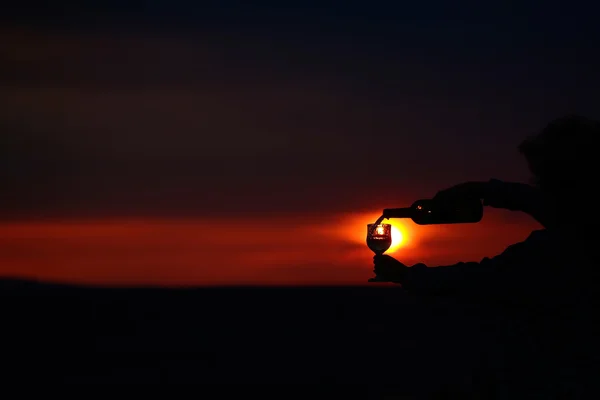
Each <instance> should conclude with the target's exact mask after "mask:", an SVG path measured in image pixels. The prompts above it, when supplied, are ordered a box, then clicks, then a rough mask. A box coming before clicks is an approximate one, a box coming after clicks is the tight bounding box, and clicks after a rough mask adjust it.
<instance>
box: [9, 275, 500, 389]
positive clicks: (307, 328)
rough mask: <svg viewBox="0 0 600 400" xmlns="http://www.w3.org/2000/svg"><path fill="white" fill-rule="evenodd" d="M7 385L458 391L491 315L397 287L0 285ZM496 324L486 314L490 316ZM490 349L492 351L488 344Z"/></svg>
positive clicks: (481, 350) (488, 333) (483, 345)
mask: <svg viewBox="0 0 600 400" xmlns="http://www.w3.org/2000/svg"><path fill="white" fill-rule="evenodd" d="M0 304H1V305H0V307H1V308H0V310H1V314H0V317H1V321H0V323H1V333H0V338H1V339H2V340H1V345H2V359H1V362H2V363H3V364H4V365H3V368H2V369H3V370H4V371H7V372H4V373H3V375H2V377H3V379H5V380H7V381H13V382H14V381H15V380H21V379H24V380H27V381H29V382H39V381H43V380H51V381H53V382H57V381H58V382H102V383H106V382H115V383H120V382H127V383H131V382H134V383H135V382H147V383H163V382H168V383H180V382H181V383H360V384H375V385H385V384H395V385H398V387H400V388H401V391H402V392H405V393H421V394H422V393H424V392H427V391H436V390H448V389H450V388H465V387H468V386H469V385H470V379H471V376H472V372H473V370H476V371H481V370H482V368H483V369H485V368H486V367H485V365H486V362H487V364H488V365H490V363H491V364H492V365H493V363H494V360H493V358H489V357H491V356H490V354H492V353H493V351H492V353H490V352H489V350H490V349H494V348H495V347H494V346H495V345H494V342H493V333H492V332H493V331H494V329H493V327H494V321H495V320H496V317H495V316H494V315H493V314H490V313H489V310H483V309H482V308H481V307H480V306H477V305H475V304H469V303H464V302H457V301H452V300H449V299H443V298H418V297H414V296H410V295H408V294H406V293H405V292H403V291H402V289H400V288H381V287H379V288H378V287H372V288H370V287H366V288H365V287H357V288H352V287H349V288H218V289H193V290H191V289H189V290H188V289H183V290H164V289H163V290H161V289H90V288H77V287H61V286H52V285H41V284H35V283H28V282H20V281H0ZM496 322H497V321H496ZM496 350H497V349H496Z"/></svg>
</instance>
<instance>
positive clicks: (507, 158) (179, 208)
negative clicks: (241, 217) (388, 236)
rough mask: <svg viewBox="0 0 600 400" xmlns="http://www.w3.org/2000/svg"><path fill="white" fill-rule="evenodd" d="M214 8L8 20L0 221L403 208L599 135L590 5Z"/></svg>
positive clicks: (1, 56)
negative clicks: (563, 129) (540, 144)
mask: <svg viewBox="0 0 600 400" xmlns="http://www.w3.org/2000/svg"><path fill="white" fill-rule="evenodd" d="M213 3H214V4H218V5H213V6H210V4H211V3H210V2H197V3H192V2H181V1H170V2H167V1H154V2H116V1H114V2H97V5H96V6H94V5H93V4H92V3H90V2H87V3H84V4H85V5H84V6H77V8H73V6H70V5H67V3H64V4H61V3H60V2H53V3H52V4H51V5H44V2H37V3H36V2H28V1H23V2H19V3H18V4H15V5H13V6H12V7H9V8H8V9H6V10H3V15H2V16H1V17H0V18H1V19H2V20H3V22H4V23H3V25H4V28H3V29H1V30H0V32H1V33H2V40H0V43H1V44H0V85H2V86H3V87H5V88H7V90H4V91H3V92H2V94H0V106H2V111H0V124H1V126H2V130H3V136H4V137H3V142H4V143H3V147H2V148H1V149H0V152H1V153H0V155H2V157H1V158H2V160H1V162H3V164H4V165H3V166H2V170H1V171H2V174H3V175H5V179H4V181H3V182H4V183H2V185H5V187H4V188H3V192H6V193H11V196H8V197H6V198H4V199H3V200H0V201H1V202H3V210H4V211H3V214H4V215H13V214H15V215H16V214H17V213H20V214H31V213H33V214H36V215H38V214H44V213H50V214H51V213H66V214H69V213H79V214H94V215H95V214H103V215H104V214H111V213H117V214H119V213H120V214H122V213H125V214H127V213H146V214H170V213H183V214H186V215H187V214H194V213H206V212H220V211H224V212H238V213H250V212H252V213H256V212H268V211H270V210H273V209H278V210H281V211H296V210H303V211H310V212H323V211H328V210H334V209H344V210H353V209H358V208H361V209H369V208H373V207H380V206H389V205H390V204H391V203H392V202H398V203H401V204H404V203H406V202H410V201H412V200H414V198H417V197H427V196H430V195H433V194H434V193H435V191H436V190H437V189H439V188H441V187H444V186H448V185H451V184H454V183H458V182H460V181H462V180H473V179H487V178H489V177H497V178H505V179H516V180H525V179H527V171H526V170H525V169H524V168H525V166H524V163H523V162H522V161H521V160H520V158H519V155H518V154H517V152H516V146H517V145H518V143H519V142H520V141H521V140H522V139H523V138H524V137H525V136H527V135H528V134H531V133H533V132H535V131H536V130H538V129H540V128H541V127H542V126H543V125H544V124H545V123H546V122H548V121H549V120H550V119H552V118H554V117H557V116H560V115H562V114H565V113H571V112H578V113H582V114H586V115H589V116H592V117H599V114H598V113H599V110H600V107H599V106H600V100H599V99H598V92H599V89H600V74H598V73H597V71H599V70H600V62H599V57H598V56H597V49H598V48H599V44H600V32H599V28H598V24H597V21H596V20H595V19H594V18H595V16H596V15H598V14H597V13H596V10H595V9H592V8H591V7H594V8H598V7H597V6H593V5H588V6H582V5H580V4H577V2H572V1H571V2H556V1H545V2H541V1H540V2H535V3H534V2H518V3H517V2H515V5H509V4H508V2H497V4H495V3H492V2H475V1H472V2H464V1H463V2H422V3H417V4H411V5H398V4H396V5H392V4H391V3H392V2H385V3H384V2H380V3H378V2H368V3H367V2H338V4H337V5H334V4H333V3H327V4H325V3H323V2H319V3H320V4H319V3H316V2H315V3H314V5H311V4H310V3H308V2H302V3H300V2H271V3H273V4H276V5H273V4H267V3H261V5H257V4H258V3H256V2H253V5H249V2H242V1H239V2H233V1H221V2H213ZM282 4H285V6H283V5H282ZM582 4H583V3H582ZM36 5H37V6H36ZM380 187H385V188H386V191H385V192H383V193H381V194H379V195H377V196H372V195H369V194H365V193H372V191H373V190H374V189H376V188H380ZM206 210H209V211H206Z"/></svg>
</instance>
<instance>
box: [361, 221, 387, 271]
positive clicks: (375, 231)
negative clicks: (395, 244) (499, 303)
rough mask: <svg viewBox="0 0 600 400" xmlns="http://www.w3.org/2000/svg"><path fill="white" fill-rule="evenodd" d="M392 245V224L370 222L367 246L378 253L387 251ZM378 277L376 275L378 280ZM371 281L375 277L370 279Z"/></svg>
mask: <svg viewBox="0 0 600 400" xmlns="http://www.w3.org/2000/svg"><path fill="white" fill-rule="evenodd" d="M391 245H392V225H390V224H368V225H367V246H368V247H369V249H371V250H372V251H373V253H375V254H376V255H381V254H383V253H385V252H386V250H387V249H389V248H390V246H391ZM376 278H377V277H375V280H376ZM370 281H371V282H373V281H374V279H371V280H370Z"/></svg>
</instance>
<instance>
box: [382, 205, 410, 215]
mask: <svg viewBox="0 0 600 400" xmlns="http://www.w3.org/2000/svg"><path fill="white" fill-rule="evenodd" d="M412 215H413V210H412V208H411V207H402V208H385V209H384V210H383V216H384V217H385V218H412Z"/></svg>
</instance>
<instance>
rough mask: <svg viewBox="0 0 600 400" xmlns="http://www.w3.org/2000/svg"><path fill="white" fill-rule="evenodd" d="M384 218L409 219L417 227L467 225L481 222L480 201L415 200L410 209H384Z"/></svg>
mask: <svg viewBox="0 0 600 400" xmlns="http://www.w3.org/2000/svg"><path fill="white" fill-rule="evenodd" d="M382 216H383V217H384V218H388V219H389V218H410V219H412V220H413V221H414V223H415V224H418V225H435V224H468V223H475V222H479V221H481V219H482V218H483V205H482V204H481V200H479V199H472V200H466V201H461V202H442V201H439V200H429V199H424V200H417V201H415V202H414V203H413V204H412V205H411V206H410V207H403V208H386V209H384V210H383V215H382Z"/></svg>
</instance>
